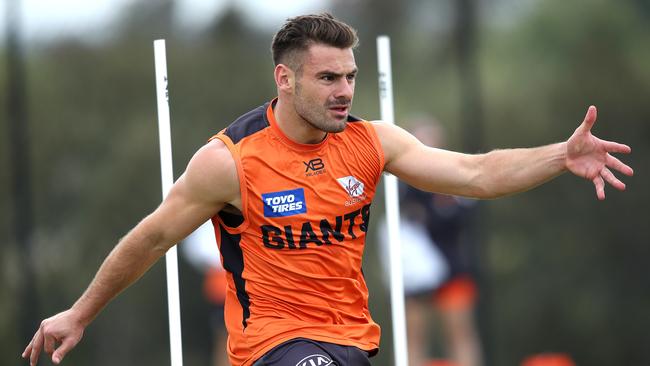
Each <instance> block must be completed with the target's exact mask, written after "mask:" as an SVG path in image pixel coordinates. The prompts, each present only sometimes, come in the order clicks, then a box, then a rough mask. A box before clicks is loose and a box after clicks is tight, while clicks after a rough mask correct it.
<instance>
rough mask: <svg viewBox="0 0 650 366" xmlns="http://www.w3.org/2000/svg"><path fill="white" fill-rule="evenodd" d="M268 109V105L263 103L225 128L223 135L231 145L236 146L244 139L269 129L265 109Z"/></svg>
mask: <svg viewBox="0 0 650 366" xmlns="http://www.w3.org/2000/svg"><path fill="white" fill-rule="evenodd" d="M268 107H269V103H264V105H262V106H259V107H257V108H255V109H253V110H252V111H250V112H248V113H246V114H244V115H242V116H241V117H239V118H237V119H236V120H235V122H233V123H231V124H230V126H228V127H226V131H225V132H224V133H225V134H226V136H228V137H230V140H232V142H233V144H237V143H238V142H239V141H241V139H243V138H244V137H246V136H250V135H252V134H254V133H255V132H258V131H261V130H263V129H265V128H267V127H269V126H270V124H269V121H268V120H267V118H266V109H267V108H268Z"/></svg>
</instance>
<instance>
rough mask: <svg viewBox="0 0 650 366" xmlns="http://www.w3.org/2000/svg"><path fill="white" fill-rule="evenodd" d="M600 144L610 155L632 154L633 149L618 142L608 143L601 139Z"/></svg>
mask: <svg viewBox="0 0 650 366" xmlns="http://www.w3.org/2000/svg"><path fill="white" fill-rule="evenodd" d="M599 140H600V142H601V143H602V144H603V146H604V147H605V150H607V152H610V153H622V154H629V153H631V152H632V148H631V147H629V146H627V145H625V144H619V143H618V142H613V141H606V140H601V139H599Z"/></svg>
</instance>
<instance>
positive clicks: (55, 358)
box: [52, 338, 76, 365]
mask: <svg viewBox="0 0 650 366" xmlns="http://www.w3.org/2000/svg"><path fill="white" fill-rule="evenodd" d="M75 345H76V342H74V341H73V340H72V339H70V338H66V339H65V340H64V341H63V343H61V345H60V346H59V347H58V348H57V349H56V351H54V353H53V354H52V362H54V364H55V365H58V364H59V363H61V361H62V360H63V357H65V355H66V354H67V353H68V352H69V351H70V350H71V349H72V348H73V347H74V346H75Z"/></svg>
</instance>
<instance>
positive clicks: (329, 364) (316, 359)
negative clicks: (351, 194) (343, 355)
mask: <svg viewBox="0 0 650 366" xmlns="http://www.w3.org/2000/svg"><path fill="white" fill-rule="evenodd" d="M334 365H336V364H335V363H334V361H332V360H331V359H330V358H329V357H327V356H323V355H311V356H307V357H305V358H303V359H302V360H300V361H299V362H298V363H297V364H296V366H334Z"/></svg>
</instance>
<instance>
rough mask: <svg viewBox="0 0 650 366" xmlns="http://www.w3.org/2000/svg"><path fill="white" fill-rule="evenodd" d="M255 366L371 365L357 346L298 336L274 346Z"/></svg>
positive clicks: (364, 353)
mask: <svg viewBox="0 0 650 366" xmlns="http://www.w3.org/2000/svg"><path fill="white" fill-rule="evenodd" d="M253 366H370V360H369V359H368V352H366V351H363V350H361V349H359V348H357V347H353V346H342V345H338V344H334V343H327V342H318V341H312V340H311V339H306V338H296V339H291V340H289V341H286V342H284V343H281V344H279V345H277V346H275V347H273V348H272V349H271V350H270V351H269V352H267V353H266V354H265V355H264V356H262V358H260V359H259V360H257V361H256V362H255V363H254V364H253Z"/></svg>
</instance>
